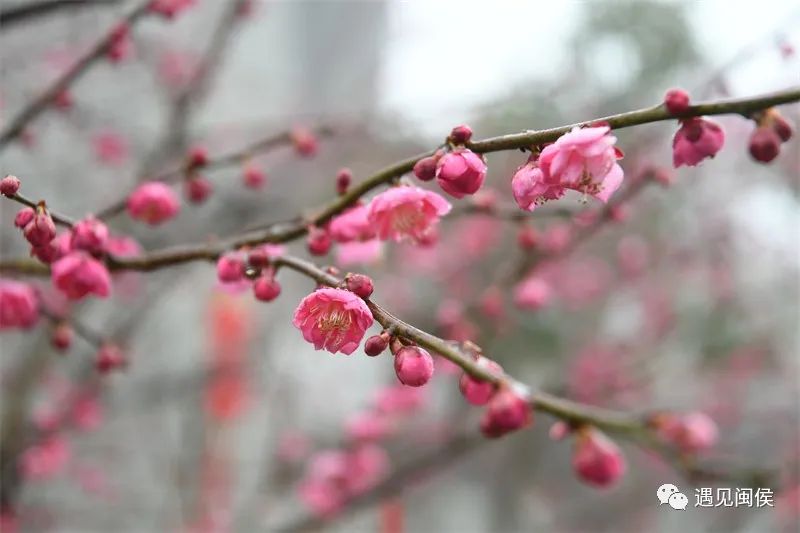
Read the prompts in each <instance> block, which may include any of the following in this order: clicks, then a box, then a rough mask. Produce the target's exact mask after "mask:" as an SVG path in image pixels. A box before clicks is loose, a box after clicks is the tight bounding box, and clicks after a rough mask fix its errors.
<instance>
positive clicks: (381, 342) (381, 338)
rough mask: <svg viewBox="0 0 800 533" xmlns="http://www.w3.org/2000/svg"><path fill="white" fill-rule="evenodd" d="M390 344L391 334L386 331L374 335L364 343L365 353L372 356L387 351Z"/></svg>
mask: <svg viewBox="0 0 800 533" xmlns="http://www.w3.org/2000/svg"><path fill="white" fill-rule="evenodd" d="M388 346H389V334H388V333H386V332H385V331H384V332H383V333H381V334H380V335H373V336H372V337H370V338H368V339H367V340H366V342H365V343H364V353H365V354H367V355H368V356H370V357H375V356H378V355H380V354H382V353H383V352H384V351H386V348H387V347H388Z"/></svg>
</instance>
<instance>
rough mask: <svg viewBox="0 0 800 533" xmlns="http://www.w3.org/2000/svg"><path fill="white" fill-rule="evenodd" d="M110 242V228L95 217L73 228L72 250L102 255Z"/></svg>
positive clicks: (90, 217) (88, 218) (87, 218)
mask: <svg viewBox="0 0 800 533" xmlns="http://www.w3.org/2000/svg"><path fill="white" fill-rule="evenodd" d="M107 242H108V226H106V225H105V224H103V222H101V221H100V220H97V219H96V218H95V217H93V216H91V215H90V216H88V217H86V218H84V219H83V220H81V221H79V222H78V223H77V224H75V226H74V227H73V228H72V248H73V249H76V250H84V251H87V252H89V253H91V254H102V253H103V252H104V251H105V247H106V243H107Z"/></svg>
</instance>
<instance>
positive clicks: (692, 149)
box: [672, 118, 725, 168]
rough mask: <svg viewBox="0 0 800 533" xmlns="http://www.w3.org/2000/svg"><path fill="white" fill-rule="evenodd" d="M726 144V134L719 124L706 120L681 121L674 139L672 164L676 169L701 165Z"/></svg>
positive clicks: (691, 119) (690, 119)
mask: <svg viewBox="0 0 800 533" xmlns="http://www.w3.org/2000/svg"><path fill="white" fill-rule="evenodd" d="M724 144H725V132H724V131H723V129H722V128H721V127H720V125H719V124H717V123H716V122H713V121H711V120H708V119H705V118H689V119H685V120H682V121H681V127H680V128H679V129H678V131H677V132H675V137H673V139H672V164H673V166H674V167H675V168H678V167H680V166H683V165H687V166H690V167H693V166H696V165H698V164H700V162H701V161H703V160H704V159H706V158H709V157H714V156H715V155H717V152H719V151H720V150H721V149H722V146H723V145H724Z"/></svg>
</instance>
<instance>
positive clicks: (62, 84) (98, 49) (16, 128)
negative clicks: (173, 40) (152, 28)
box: [0, 0, 150, 152]
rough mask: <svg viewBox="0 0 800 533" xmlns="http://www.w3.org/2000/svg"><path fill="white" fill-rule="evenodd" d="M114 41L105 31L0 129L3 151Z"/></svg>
mask: <svg viewBox="0 0 800 533" xmlns="http://www.w3.org/2000/svg"><path fill="white" fill-rule="evenodd" d="M149 5H150V0H143V1H141V2H140V3H139V4H138V5H137V6H136V7H135V8H134V9H132V10H131V11H129V12H128V13H127V14H126V15H125V16H123V17H122V18H121V19H120V20H118V21H117V22H115V23H114V25H113V26H111V28H114V27H116V26H117V25H118V24H133V23H135V22H136V21H137V20H139V19H140V18H141V17H142V16H144V15H145V14H146V13H147V9H148V6H149ZM113 40H114V33H113V32H112V31H111V29H108V30H106V32H105V33H104V34H103V36H102V37H101V38H100V39H99V40H98V41H97V42H96V43H95V44H94V45H93V46H92V47H91V48H90V49H89V51H88V52H86V54H84V55H83V56H82V57H81V58H80V59H78V61H77V62H76V63H75V64H74V65H73V66H72V67H71V68H70V69H68V70H67V71H66V72H65V73H64V74H62V75H61V77H60V78H58V79H57V80H56V81H55V82H54V83H53V84H51V85H50V86H49V87H48V88H46V89H45V90H44V92H43V93H41V94H40V95H39V96H38V97H37V98H36V99H34V100H33V101H32V102H30V103H29V104H28V105H27V106H25V108H24V109H23V110H22V111H21V112H20V113H19V114H18V115H17V116H16V117H14V118H13V119H12V120H11V122H10V123H9V124H8V126H6V127H5V128H4V129H3V130H2V132H0V152H2V151H3V149H5V147H6V146H8V143H10V142H11V141H12V140H14V139H15V138H16V137H17V136H18V135H19V134H20V133H21V132H22V131H23V130H24V129H25V126H27V125H28V124H29V123H30V122H31V121H32V120H33V119H35V118H36V117H38V116H39V114H40V113H42V112H43V111H44V110H45V109H47V107H48V106H49V105H50V103H51V102H52V101H53V100H54V99H55V98H56V96H58V95H59V94H60V93H61V92H62V91H64V90H65V89H67V88H68V87H69V86H70V85H71V84H72V83H74V82H75V81H76V80H77V79H78V78H80V77H81V76H82V75H83V74H85V73H86V71H88V70H89V67H90V66H91V65H92V64H94V62H95V61H97V60H98V59H100V58H101V57H103V55H104V54H105V53H106V52H107V51H108V48H109V46H111V44H112V42H113Z"/></svg>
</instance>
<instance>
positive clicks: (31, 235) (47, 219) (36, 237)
mask: <svg viewBox="0 0 800 533" xmlns="http://www.w3.org/2000/svg"><path fill="white" fill-rule="evenodd" d="M22 233H23V234H24V235H25V238H26V239H28V242H29V243H31V245H33V246H44V245H45V244H47V243H49V242H50V241H52V240H53V239H54V238H55V236H56V225H55V223H54V222H53V218H52V217H51V216H50V213H48V212H47V209H45V208H44V207H41V206H39V207H37V208H36V211H34V215H33V218H32V219H31V220H30V222H28V223H27V224H26V225H25V227H24V228H23V230H22Z"/></svg>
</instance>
